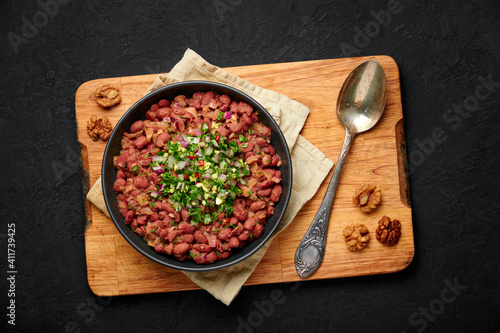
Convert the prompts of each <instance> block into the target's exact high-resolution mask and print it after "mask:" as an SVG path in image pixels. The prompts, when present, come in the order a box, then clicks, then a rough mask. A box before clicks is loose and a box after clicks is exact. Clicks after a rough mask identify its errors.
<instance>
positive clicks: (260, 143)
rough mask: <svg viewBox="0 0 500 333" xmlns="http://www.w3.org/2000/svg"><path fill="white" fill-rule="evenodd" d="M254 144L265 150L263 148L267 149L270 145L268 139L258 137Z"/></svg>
mask: <svg viewBox="0 0 500 333" xmlns="http://www.w3.org/2000/svg"><path fill="white" fill-rule="evenodd" d="M254 142H255V144H256V145H257V146H259V147H260V148H263V147H267V145H269V143H268V142H267V141H266V139H264V138H261V137H257V138H255V139H254Z"/></svg>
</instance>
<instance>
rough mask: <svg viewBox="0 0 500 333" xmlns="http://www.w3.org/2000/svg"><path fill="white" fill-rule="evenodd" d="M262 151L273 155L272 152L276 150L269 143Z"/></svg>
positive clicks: (274, 152)
mask: <svg viewBox="0 0 500 333" xmlns="http://www.w3.org/2000/svg"><path fill="white" fill-rule="evenodd" d="M262 151H263V152H264V153H267V154H269V155H274V154H276V150H275V149H274V147H273V146H271V145H269V146H266V147H264V148H262Z"/></svg>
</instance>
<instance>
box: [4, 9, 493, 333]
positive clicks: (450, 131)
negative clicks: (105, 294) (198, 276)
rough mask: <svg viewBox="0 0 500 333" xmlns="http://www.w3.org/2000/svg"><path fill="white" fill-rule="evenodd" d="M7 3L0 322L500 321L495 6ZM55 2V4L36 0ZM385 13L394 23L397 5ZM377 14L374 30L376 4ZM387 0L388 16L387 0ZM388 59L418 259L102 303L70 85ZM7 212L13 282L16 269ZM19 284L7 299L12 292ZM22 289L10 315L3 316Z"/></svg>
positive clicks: (305, 328) (150, 325)
mask: <svg viewBox="0 0 500 333" xmlns="http://www.w3.org/2000/svg"><path fill="white" fill-rule="evenodd" d="M54 3H56V2H55V0H42V1H35V0H32V1H13V0H8V1H1V3H0V13H1V17H2V19H1V20H0V27H1V28H0V30H1V34H0V39H1V47H0V52H1V61H2V63H1V66H0V73H1V77H2V81H1V89H0V100H1V103H0V132H1V137H0V140H1V143H0V150H1V159H2V163H1V164H0V170H1V175H2V176H1V178H0V179H1V188H2V191H1V192H0V216H1V218H0V220H1V222H2V223H1V227H0V228H1V229H0V240H1V244H2V245H1V250H0V262H1V264H0V267H1V270H2V274H3V275H2V276H5V278H2V282H1V284H0V285H1V290H0V294H1V298H0V299H1V309H2V310H1V312H2V314H1V316H0V322H1V323H2V326H4V327H7V328H8V329H9V330H12V331H14V330H16V331H19V332H64V331H68V332H70V331H75V332H78V331H81V332H124V331H127V332H128V331H130V332H138V331H141V332H153V331H154V332H156V331H157V330H161V331H166V330H168V331H172V332H195V331H203V332H221V331H223V332H225V331H232V332H234V331H236V332H261V331H271V332H272V331H274V332H285V331H289V332H326V331H340V332H346V331H356V332H360V331H365V332H370V331H376V332H401V331H411V332H414V331H420V332H422V331H425V330H427V331H439V332H458V331H467V332H485V331H494V330H496V329H498V328H499V327H500V290H499V289H500V288H499V278H500V268H499V267H500V250H499V247H500V240H499V237H498V235H499V231H500V227H499V224H498V223H499V218H498V215H499V213H500V204H499V202H500V195H499V193H500V192H499V190H498V188H499V187H500V176H499V162H500V159H499V154H498V145H499V143H500V134H499V132H498V131H497V129H498V123H499V120H500V119H499V118H500V116H499V111H498V106H499V105H500V98H499V97H498V96H499V91H500V75H499V57H500V33H499V32H500V31H499V27H500V26H499V24H498V17H499V16H500V7H499V4H498V2H497V1H494V0H478V1H464V0H459V1H453V2H445V1H441V2H440V3H439V4H437V3H432V2H431V1H417V0H413V1H404V0H400V1H399V2H398V1H396V0H391V1H387V0H383V1H360V2H354V1H345V0H330V1H245V2H243V1H242V0H209V1H168V2H163V1H159V0H157V1H147V0H145V1H141V2H138V1H135V2H132V1H123V0H122V1H119V0H115V1H90V0H83V1H76V0H73V1H70V0H59V3H60V4H59V5H57V6H56V5H54ZM44 4H49V5H44ZM389 10H390V11H392V14H391V18H390V20H389V19H387V15H386V16H385V18H384V16H383V15H382V14H383V13H387V12H390V11H389ZM372 11H373V13H374V14H375V15H376V14H377V13H381V14H380V16H379V19H381V20H382V26H380V25H379V24H377V23H376V22H377V21H376V19H375V16H373V15H372ZM381 11H384V12H381ZM187 47H190V48H193V49H194V50H195V51H197V52H198V53H200V54H201V55H202V56H203V57H205V58H206V59H207V60H208V61H210V62H212V63H214V64H217V65H219V66H239V65H251V64H263V63H275V62H287V61H301V60H313V59H327V58H342V57H347V56H357V55H374V54H386V55H390V56H392V57H394V59H395V60H396V62H397V63H398V65H399V67H400V71H401V83H402V91H403V108H404V116H405V126H406V136H407V141H408V153H409V161H410V171H411V192H412V205H413V218H414V228H415V230H414V231H415V246H416V252H415V259H414V260H413V262H412V264H411V265H410V266H409V267H408V268H407V269H406V270H404V271H402V272H400V273H396V274H389V275H382V276H367V277H358V278H346V279H335V280H325V281H309V282H302V283H300V284H274V285H264V286H252V287H244V288H243V289H242V291H241V293H240V294H239V296H238V297H237V298H236V299H235V301H234V302H233V303H232V304H231V306H229V307H226V306H225V305H223V304H222V303H220V302H219V301H217V300H215V299H214V298H213V297H212V296H210V295H209V294H208V293H206V292H204V291H188V292H174V293H163V294H153V295H138V296H127V297H113V298H99V297H96V296H95V295H93V294H92V292H91V291H90V289H89V287H88V284H87V279H86V268H85V252H84V237H83V229H84V221H85V219H84V211H83V197H82V192H83V189H82V186H81V175H80V172H79V162H78V144H77V140H76V123H75V116H74V107H75V106H74V94H75V91H76V89H77V88H78V86H79V85H80V84H82V83H84V82H85V81H87V80H91V79H95V78H103V77H114V76H125V75H139V74H146V73H157V72H166V71H168V70H170V68H171V67H172V66H173V65H174V64H175V63H176V62H177V61H178V60H179V59H180V57H181V56H182V54H183V52H184V50H185V49H186V48H187ZM8 224H15V236H14V237H13V239H14V240H15V251H16V252H15V263H14V264H15V270H16V271H17V274H14V275H15V276H14V278H15V283H14V284H11V283H10V281H8V280H7V278H8V277H10V274H8V273H7V272H8V271H9V267H8V264H9V263H8V253H7V252H8V248H7V244H8V242H9V238H11V237H10V236H9V230H8ZM11 287H13V288H14V289H15V295H12V294H10V295H9V289H11ZM11 300H14V301H15V326H12V325H10V324H7V323H6V321H7V320H10V318H9V317H8V316H7V315H8V314H9V313H10V311H11V310H9V309H7V306H8V304H10V303H8V302H10V301H11Z"/></svg>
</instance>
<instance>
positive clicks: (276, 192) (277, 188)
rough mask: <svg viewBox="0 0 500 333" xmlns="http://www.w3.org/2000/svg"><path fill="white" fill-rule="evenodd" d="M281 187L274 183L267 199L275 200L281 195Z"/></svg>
mask: <svg viewBox="0 0 500 333" xmlns="http://www.w3.org/2000/svg"><path fill="white" fill-rule="evenodd" d="M282 190H283V189H282V187H281V185H278V184H276V185H274V187H273V190H272V191H271V195H270V196H269V199H271V201H272V202H277V201H278V200H279V198H280V196H281V192H282Z"/></svg>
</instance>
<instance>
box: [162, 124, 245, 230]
mask: <svg viewBox="0 0 500 333" xmlns="http://www.w3.org/2000/svg"><path fill="white" fill-rule="evenodd" d="M203 125H206V126H203ZM203 125H202V127H201V129H202V131H203V132H206V131H208V125H207V124H203ZM183 136H184V138H183V139H185V141H187V142H188V144H187V146H186V145H185V146H186V147H183V146H182V145H181V144H180V143H179V142H174V141H169V142H167V147H166V148H167V149H166V151H164V152H162V153H163V154H162V155H161V156H162V157H163V158H164V159H165V161H166V162H165V163H164V165H160V164H157V163H153V164H154V165H155V166H161V167H162V169H163V173H161V179H160V182H159V184H158V186H159V189H160V188H161V191H160V190H159V193H160V198H167V197H168V198H170V199H171V200H173V201H174V208H175V209H176V210H177V211H180V210H181V209H182V208H184V207H186V208H187V209H188V213H189V216H191V217H192V224H194V225H197V224H199V223H203V224H210V222H212V221H214V220H217V215H218V214H219V213H224V214H225V216H230V214H231V213H232V211H233V208H232V206H233V204H234V199H235V198H236V197H237V196H238V195H239V194H241V190H240V189H239V188H238V186H237V185H238V182H239V180H240V179H241V178H242V177H244V176H246V175H249V174H250V169H249V166H248V165H247V164H246V163H245V162H244V160H243V159H242V158H241V157H239V156H238V153H239V152H241V149H240V148H239V146H238V142H237V141H236V140H230V139H226V138H225V137H222V136H219V135H216V134H212V133H210V132H208V133H204V134H202V135H201V136H198V137H192V136H189V135H185V134H183ZM241 139H244V140H247V141H248V139H246V138H244V137H243V136H241Z"/></svg>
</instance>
